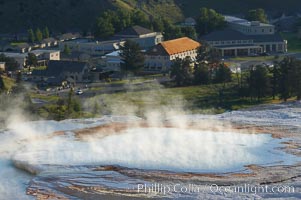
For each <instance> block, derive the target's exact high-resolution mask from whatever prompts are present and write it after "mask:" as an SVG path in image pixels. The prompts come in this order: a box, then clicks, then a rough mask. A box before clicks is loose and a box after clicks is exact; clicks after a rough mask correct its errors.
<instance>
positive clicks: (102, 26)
mask: <svg viewBox="0 0 301 200" xmlns="http://www.w3.org/2000/svg"><path fill="white" fill-rule="evenodd" d="M114 32H115V29H114V27H113V24H112V22H110V20H109V19H105V18H102V17H101V18H98V20H97V24H96V30H95V32H94V35H95V37H97V38H102V39H107V38H109V37H110V36H112V35H114Z"/></svg>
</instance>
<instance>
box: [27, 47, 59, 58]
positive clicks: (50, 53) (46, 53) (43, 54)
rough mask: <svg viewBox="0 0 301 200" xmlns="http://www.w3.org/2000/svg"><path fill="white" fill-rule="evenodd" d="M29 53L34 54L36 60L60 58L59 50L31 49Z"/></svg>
mask: <svg viewBox="0 0 301 200" xmlns="http://www.w3.org/2000/svg"><path fill="white" fill-rule="evenodd" d="M30 53H33V54H35V55H36V57H37V59H38V60H60V55H61V53H60V51H59V50H46V49H37V50H33V51H31V52H30Z"/></svg>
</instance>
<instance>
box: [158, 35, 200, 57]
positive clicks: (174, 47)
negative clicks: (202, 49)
mask: <svg viewBox="0 0 301 200" xmlns="http://www.w3.org/2000/svg"><path fill="white" fill-rule="evenodd" d="M159 45H161V46H162V47H163V48H164V50H165V51H166V52H167V54H169V55H173V54H178V53H182V52H186V51H191V50H194V49H196V48H198V47H199V46H201V44H200V43H199V42H197V41H194V40H192V39H190V38H188V37H182V38H178V39H174V40H168V41H165V42H162V43H160V44H159Z"/></svg>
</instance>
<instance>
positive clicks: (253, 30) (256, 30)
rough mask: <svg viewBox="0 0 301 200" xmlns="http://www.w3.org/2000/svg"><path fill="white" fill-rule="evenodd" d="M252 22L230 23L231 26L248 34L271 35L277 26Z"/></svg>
mask: <svg viewBox="0 0 301 200" xmlns="http://www.w3.org/2000/svg"><path fill="white" fill-rule="evenodd" d="M250 23H251V25H250V24H249V25H247V24H239V23H230V27H231V28H233V29H234V30H237V31H239V32H242V33H244V34H246V35H271V34H274V33H275V26H273V25H270V24H257V22H250Z"/></svg>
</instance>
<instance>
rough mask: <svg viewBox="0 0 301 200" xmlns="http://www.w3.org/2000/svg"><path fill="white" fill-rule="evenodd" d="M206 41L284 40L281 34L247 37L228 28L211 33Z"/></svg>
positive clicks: (203, 38) (206, 37) (204, 37)
mask: <svg viewBox="0 0 301 200" xmlns="http://www.w3.org/2000/svg"><path fill="white" fill-rule="evenodd" d="M201 39H202V40H205V41H229V40H253V41H254V42H281V41H283V38H282V37H281V35H280V34H279V33H275V34H269V35H245V34H243V33H241V32H239V31H236V30H233V29H230V28H226V29H224V30H219V31H214V32H211V33H209V34H207V35H205V36H203V37H201Z"/></svg>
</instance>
